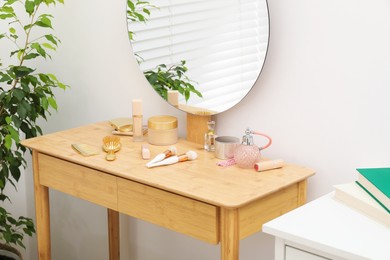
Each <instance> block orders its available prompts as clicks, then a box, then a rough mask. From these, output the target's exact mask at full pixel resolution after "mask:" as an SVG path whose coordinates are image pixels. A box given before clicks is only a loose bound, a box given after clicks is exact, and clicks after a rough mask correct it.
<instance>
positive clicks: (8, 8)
mask: <svg viewBox="0 0 390 260" xmlns="http://www.w3.org/2000/svg"><path fill="white" fill-rule="evenodd" d="M0 12H3V13H13V12H14V9H13V8H12V6H3V7H1V8H0Z"/></svg>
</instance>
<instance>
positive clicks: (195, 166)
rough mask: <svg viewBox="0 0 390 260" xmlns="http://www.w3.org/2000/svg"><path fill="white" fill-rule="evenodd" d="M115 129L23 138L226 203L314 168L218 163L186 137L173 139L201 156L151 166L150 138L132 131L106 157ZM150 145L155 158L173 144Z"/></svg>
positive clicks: (103, 125)
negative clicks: (105, 142)
mask: <svg viewBox="0 0 390 260" xmlns="http://www.w3.org/2000/svg"><path fill="white" fill-rule="evenodd" d="M111 131H112V127H111V126H110V124H109V122H108V121H107V122H99V123H95V124H89V125H85V126H82V127H78V128H73V129H69V130H64V131H60V132H56V133H52V134H47V135H43V136H39V137H35V138H31V139H27V140H23V141H22V144H23V145H24V146H26V147H28V148H31V149H33V150H36V151H39V152H41V153H44V154H47V155H51V156H54V157H57V158H60V159H63V160H66V161H70V162H73V163H77V164H79V165H83V166H86V167H90V168H93V169H97V170H100V171H103V172H106V173H108V174H111V175H114V176H118V177H122V178H126V179H129V180H133V181H136V182H139V183H143V184H146V185H150V186H152V187H156V188H160V189H163V190H166V191H170V192H173V193H176V194H180V195H183V196H186V197H189V198H193V199H196V200H200V201H203V202H206V203H209V204H212V205H216V206H221V207H226V208H238V207H241V206H243V205H245V204H248V203H250V202H252V201H254V200H257V199H259V198H262V197H265V196H267V195H269V194H271V193H274V192H276V191H278V190H281V189H283V188H285V187H287V186H290V185H292V184H294V183H297V182H299V181H302V180H304V179H306V178H308V177H309V176H311V175H313V174H314V171H313V170H311V169H309V168H306V167H301V166H297V165H292V164H286V165H285V166H284V167H283V168H280V169H275V170H268V171H264V172H256V171H255V170H254V169H242V168H239V167H238V166H237V165H234V166H229V167H221V166H217V165H216V163H217V162H218V161H219V159H217V158H215V156H214V153H210V152H207V151H205V150H204V149H203V147H202V146H201V145H199V144H195V143H191V142H188V141H186V140H181V139H180V140H179V141H178V143H176V144H174V146H175V147H176V148H177V151H178V154H181V153H185V152H187V151H188V150H193V151H195V152H197V154H198V158H197V159H196V160H194V161H187V162H182V163H177V164H174V165H169V166H162V167H155V168H147V167H146V166H145V164H146V162H147V160H143V159H142V157H141V147H142V144H145V143H147V142H133V141H132V137H131V136H121V143H122V148H121V150H120V151H119V152H118V153H117V159H116V160H115V161H111V162H109V161H106V160H105V155H106V153H105V152H103V151H102V149H101V145H102V139H103V137H104V136H106V135H110V134H111ZM74 143H83V144H87V145H90V146H94V147H96V149H97V150H99V151H100V153H99V154H98V155H94V156H90V157H84V156H82V155H80V154H79V153H77V152H76V151H75V150H74V149H72V147H71V145H72V144H74ZM148 147H149V149H150V152H151V158H153V157H154V156H156V155H157V154H158V153H161V152H163V151H165V150H166V149H167V148H168V147H169V146H155V145H150V144H148Z"/></svg>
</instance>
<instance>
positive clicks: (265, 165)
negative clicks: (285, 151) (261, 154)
mask: <svg viewBox="0 0 390 260" xmlns="http://www.w3.org/2000/svg"><path fill="white" fill-rule="evenodd" d="M283 166H284V161H283V160H281V159H278V160H272V161H262V162H258V163H255V170H256V171H258V172H261V171H266V170H272V169H277V168H281V167H283Z"/></svg>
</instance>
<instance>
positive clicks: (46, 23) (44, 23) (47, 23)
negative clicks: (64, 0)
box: [35, 17, 53, 28]
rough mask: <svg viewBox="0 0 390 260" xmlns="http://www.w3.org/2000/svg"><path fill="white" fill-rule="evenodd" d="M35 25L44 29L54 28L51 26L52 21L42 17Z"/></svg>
mask: <svg viewBox="0 0 390 260" xmlns="http://www.w3.org/2000/svg"><path fill="white" fill-rule="evenodd" d="M35 25H38V26H40V27H44V28H53V27H52V25H51V20H50V19H49V18H47V17H41V18H40V19H39V20H38V21H36V22H35Z"/></svg>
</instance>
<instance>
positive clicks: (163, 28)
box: [128, 0, 269, 112]
mask: <svg viewBox="0 0 390 260" xmlns="http://www.w3.org/2000/svg"><path fill="white" fill-rule="evenodd" d="M149 2H150V3H151V4H152V5H155V6H156V7H157V8H153V9H151V10H150V11H151V15H150V17H149V20H148V21H147V22H146V23H139V22H138V23H129V24H128V26H129V28H130V30H131V31H133V32H134V33H135V34H134V40H133V41H132V47H133V51H134V53H136V54H138V55H139V56H140V57H142V58H143V61H142V62H141V64H140V68H141V70H142V71H145V70H150V69H153V68H155V67H156V66H157V65H159V64H166V65H167V66H169V65H171V64H174V63H178V62H180V61H181V60H185V61H186V66H187V67H188V72H187V73H188V74H187V75H188V77H189V78H190V79H191V80H194V81H195V82H196V83H195V87H196V89H197V90H199V91H200V92H201V93H202V95H203V98H199V97H197V96H195V95H194V96H191V98H190V99H189V100H188V102H187V104H188V105H191V106H197V107H203V108H207V109H210V110H213V111H217V112H219V111H224V110H226V109H229V108H230V107H232V106H233V105H235V104H236V103H238V102H239V101H240V100H241V99H242V98H243V97H244V96H245V95H246V94H247V92H248V91H249V90H250V88H251V87H252V86H253V84H254V83H255V81H256V79H257V77H258V75H259V73H260V71H261V68H262V66H263V63H264V59H265V55H266V51H267V46H268V35H269V32H268V28H269V26H268V11H267V6H266V2H265V1H259V0H213V1H210V0H154V1H153V0H152V1H149ZM179 102H180V103H185V99H184V97H180V99H179Z"/></svg>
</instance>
